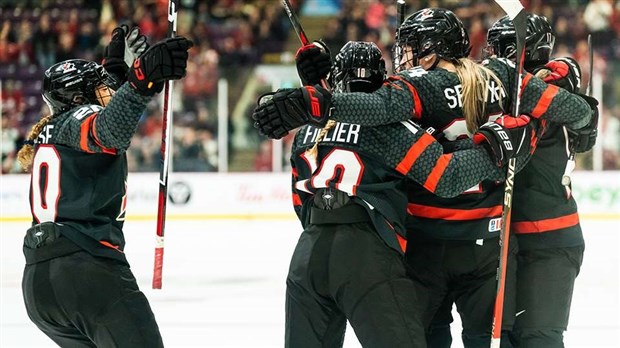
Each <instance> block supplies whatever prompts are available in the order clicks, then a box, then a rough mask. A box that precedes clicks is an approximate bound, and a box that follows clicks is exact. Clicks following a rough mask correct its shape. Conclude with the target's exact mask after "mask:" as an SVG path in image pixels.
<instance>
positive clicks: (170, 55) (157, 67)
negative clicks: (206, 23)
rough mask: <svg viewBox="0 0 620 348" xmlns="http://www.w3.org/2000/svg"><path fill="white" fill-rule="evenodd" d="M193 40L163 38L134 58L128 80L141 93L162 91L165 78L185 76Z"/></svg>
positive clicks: (173, 78)
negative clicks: (188, 51)
mask: <svg viewBox="0 0 620 348" xmlns="http://www.w3.org/2000/svg"><path fill="white" fill-rule="evenodd" d="M193 45H194V44H193V42H192V41H190V40H188V39H186V38H184V37H181V36H179V37H175V38H171V39H165V40H162V41H160V42H158V43H156V44H155V45H153V46H152V47H151V48H149V49H148V50H147V51H146V52H144V54H142V56H140V58H137V59H136V60H134V62H133V64H132V65H131V68H130V69H129V73H128V76H127V81H128V82H129V84H130V85H131V86H132V87H133V88H134V89H135V90H136V91H137V92H138V93H140V94H142V95H145V96H152V95H154V94H155V93H159V92H161V90H162V89H163V88H164V81H165V80H178V79H180V78H182V77H183V76H185V73H186V68H187V58H188V53H187V50H189V49H190V48H191V47H192V46H193Z"/></svg>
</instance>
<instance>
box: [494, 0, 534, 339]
mask: <svg viewBox="0 0 620 348" xmlns="http://www.w3.org/2000/svg"><path fill="white" fill-rule="evenodd" d="M496 2H497V4H498V5H499V6H500V7H501V8H502V9H503V10H504V12H506V14H507V15H508V16H509V17H510V19H511V20H512V23H513V25H514V27H515V36H516V41H517V50H516V61H515V65H516V66H515V76H514V79H515V86H514V89H513V91H512V110H511V112H512V116H514V117H518V116H519V104H520V100H519V95H520V92H521V75H522V73H523V63H524V60H525V37H526V34H527V31H526V24H527V22H526V21H527V14H526V13H525V9H524V8H523V5H521V3H520V2H519V1H518V0H504V1H502V0H496ZM516 164H517V160H516V159H515V158H511V159H510V160H509V161H508V171H507V173H506V181H505V183H504V202H503V206H502V220H501V224H502V228H501V231H500V235H499V244H500V253H499V267H498V269H497V293H496V296H495V308H494V310H493V326H492V333H491V348H499V346H500V342H501V337H502V315H503V314H504V294H505V287H506V266H507V263H508V242H509V239H510V217H511V213H512V195H513V189H514V181H515V167H516Z"/></svg>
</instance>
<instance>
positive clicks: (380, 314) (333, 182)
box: [253, 8, 598, 348]
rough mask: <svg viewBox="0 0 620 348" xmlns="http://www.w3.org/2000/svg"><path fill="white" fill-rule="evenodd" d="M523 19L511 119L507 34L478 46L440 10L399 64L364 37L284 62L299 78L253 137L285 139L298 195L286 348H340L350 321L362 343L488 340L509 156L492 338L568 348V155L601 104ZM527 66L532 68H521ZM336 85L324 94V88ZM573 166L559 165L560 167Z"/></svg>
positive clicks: (572, 218)
mask: <svg viewBox="0 0 620 348" xmlns="http://www.w3.org/2000/svg"><path fill="white" fill-rule="evenodd" d="M554 40H555V36H554V34H553V31H552V29H551V26H550V24H549V23H548V22H547V19H546V18H545V17H543V16H539V15H535V14H528V15H527V36H526V45H525V47H526V48H525V64H524V67H525V70H526V72H525V74H524V75H523V76H522V83H521V86H518V87H519V88H520V94H519V99H520V100H519V102H520V109H519V110H520V114H519V115H509V110H511V108H510V107H511V106H512V105H513V103H515V102H517V101H516V100H513V99H514V98H512V93H511V91H513V90H515V88H517V86H515V85H516V83H517V82H516V81H515V78H514V77H515V69H516V67H515V63H514V60H515V56H516V55H517V54H518V53H517V45H516V32H515V28H514V26H513V23H512V21H511V20H510V18H509V17H508V16H506V17H504V18H502V19H500V20H499V21H498V22H497V23H495V24H494V25H493V26H492V27H491V28H490V30H489V32H488V45H487V50H486V53H487V54H486V57H485V60H484V61H483V62H480V63H478V62H474V61H472V60H470V59H469V58H467V57H468V55H469V53H470V43H469V38H468V35H467V32H466V30H465V28H464V27H463V24H462V23H461V21H460V20H459V19H458V18H457V17H456V16H455V15H454V13H452V12H451V11H449V10H445V9H439V8H428V9H423V10H420V11H417V12H415V13H414V14H412V15H410V16H409V17H408V18H407V19H406V20H405V21H404V22H403V23H402V25H401V26H400V27H399V28H398V30H397V32H396V43H395V48H394V50H393V52H394V55H395V57H394V58H395V59H394V62H395V64H394V65H395V66H396V69H395V73H394V74H392V75H389V76H388V75H387V72H386V69H385V62H384V60H383V58H382V52H381V51H380V50H379V49H378V48H377V46H376V45H375V44H374V43H371V42H359V41H355V42H348V43H347V44H346V45H344V46H343V47H342V49H341V50H340V52H338V54H337V55H336V56H335V58H334V60H333V62H332V60H331V57H330V53H329V50H328V49H327V48H326V47H325V46H324V45H323V44H322V43H321V42H314V43H312V44H309V45H305V46H303V47H302V48H300V49H299V51H298V52H297V55H296V62H297V69H298V72H299V76H300V77H301V80H302V84H303V85H304V86H303V87H301V88H293V89H280V90H277V91H275V92H272V93H268V94H266V95H263V96H261V97H260V98H259V100H258V106H257V108H256V109H255V111H254V114H253V118H254V120H255V127H256V128H258V130H259V131H260V132H261V134H264V135H267V136H268V137H271V138H276V139H277V138H281V137H283V136H285V135H287V134H288V132H289V131H291V130H293V129H295V128H298V127H300V126H303V128H301V129H300V130H299V131H298V132H297V134H296V136H295V139H294V142H293V148H292V154H291V166H292V176H293V178H292V189H293V203H294V206H295V210H296V212H297V214H298V217H299V219H300V221H301V223H302V226H303V227H304V231H303V233H302V235H301V237H300V240H299V242H298V244H297V247H296V249H295V252H294V254H293V257H292V260H291V265H290V269H289V274H288V277H287V298H286V336H285V337H286V342H285V345H286V346H287V347H320V346H322V347H332V346H333V347H338V346H341V345H342V342H343V337H344V330H345V323H346V321H347V320H348V321H349V322H350V324H351V326H352V328H353V330H354V331H355V334H356V335H357V338H358V339H359V341H360V342H361V343H362V345H363V346H364V347H426V346H428V347H449V346H450V344H451V342H452V337H451V335H450V327H449V326H450V323H451V322H452V316H451V312H452V305H453V303H455V304H456V307H457V310H458V312H459V314H460V316H461V321H462V323H463V331H462V339H463V343H464V345H465V347H489V345H490V342H491V329H492V320H493V311H494V308H495V306H496V304H495V300H496V291H497V288H498V281H497V278H496V277H497V269H498V258H499V255H500V245H499V244H500V243H499V233H500V229H501V227H502V226H501V225H502V223H503V222H505V221H504V220H502V202H503V199H504V189H503V181H504V180H505V179H506V165H507V163H508V162H509V160H510V159H512V158H515V159H516V163H517V164H516V167H517V168H516V169H517V171H518V173H517V175H516V178H514V201H513V207H512V220H508V221H509V223H510V226H511V231H512V232H513V233H511V237H510V240H509V241H505V243H508V242H509V244H508V245H509V249H508V255H507V259H508V260H507V266H506V275H505V293H504V294H503V295H504V298H503V302H502V304H501V306H502V309H503V320H502V321H501V322H502V336H501V338H502V339H501V346H502V347H512V346H515V347H541V348H543V347H544V348H547V347H563V346H564V345H563V332H564V331H565V330H566V328H567V325H568V317H569V310H570V302H571V298H572V291H573V285H574V281H575V278H576V276H577V274H578V273H579V269H580V266H581V261H582V257H583V251H584V241H583V236H582V233H581V228H580V225H579V218H578V215H577V207H576V203H575V200H574V199H573V197H572V195H571V187H570V182H566V180H564V182H563V180H562V178H563V177H565V176H566V175H570V165H571V164H570V161H572V160H573V155H574V152H585V151H588V150H590V149H591V148H592V146H593V145H594V142H595V140H596V126H597V117H598V114H597V112H596V106H597V102H596V100H594V99H592V98H590V97H588V96H585V95H582V94H579V89H580V79H581V72H580V68H579V66H578V64H577V63H576V62H575V61H574V60H573V59H571V58H568V57H563V58H556V59H551V54H552V50H553V44H554ZM532 74H534V75H535V76H534V75H532ZM330 86H331V87H330ZM567 168H569V169H568V170H567Z"/></svg>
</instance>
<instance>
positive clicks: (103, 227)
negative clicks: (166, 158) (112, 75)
mask: <svg viewBox="0 0 620 348" xmlns="http://www.w3.org/2000/svg"><path fill="white" fill-rule="evenodd" d="M150 99H151V98H150V97H144V96H141V95H139V94H137V93H135V92H134V91H133V90H131V89H130V87H129V86H128V85H127V84H125V85H123V86H122V87H121V88H120V89H119V90H118V91H117V93H116V95H115V96H114V98H112V100H111V102H110V104H109V105H108V106H107V107H106V108H102V107H100V106H98V105H85V106H80V107H76V108H74V109H72V110H69V111H67V112H64V113H62V114H60V115H56V116H54V118H52V120H50V121H49V122H48V124H47V125H46V126H45V128H44V129H43V131H42V132H41V133H40V135H39V137H38V138H37V139H36V141H35V151H36V152H35V156H34V162H33V167H32V181H31V187H30V204H31V208H32V218H33V223H34V224H36V223H42V222H47V221H51V222H55V223H56V224H57V226H58V227H59V229H60V232H61V234H62V235H63V236H65V237H67V238H69V239H70V240H71V241H72V242H74V243H75V244H77V245H79V246H80V247H82V248H83V249H85V250H87V251H88V252H89V253H91V254H93V255H97V256H104V257H110V258H114V259H118V260H121V261H125V262H126V259H125V255H124V253H123V248H124V246H125V239H124V237H123V233H122V227H123V222H124V220H125V208H126V191H127V188H126V186H127V158H126V154H125V151H126V150H127V148H128V147H129V143H130V140H131V137H132V136H133V134H134V133H135V130H136V127H137V123H138V120H139V118H140V116H141V114H142V110H144V107H145V106H146V104H147V102H148V101H149V100H150ZM102 144H106V145H107V146H104V145H102ZM61 187H62V190H61V189H60V188H61Z"/></svg>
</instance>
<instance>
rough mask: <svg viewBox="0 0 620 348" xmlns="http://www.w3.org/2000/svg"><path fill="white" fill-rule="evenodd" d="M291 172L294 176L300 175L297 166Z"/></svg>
mask: <svg viewBox="0 0 620 348" xmlns="http://www.w3.org/2000/svg"><path fill="white" fill-rule="evenodd" d="M291 174H292V175H293V177H294V178H297V177H299V173H297V168H291Z"/></svg>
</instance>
